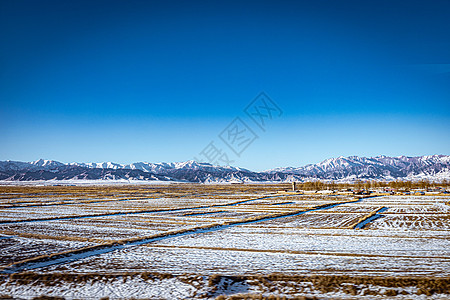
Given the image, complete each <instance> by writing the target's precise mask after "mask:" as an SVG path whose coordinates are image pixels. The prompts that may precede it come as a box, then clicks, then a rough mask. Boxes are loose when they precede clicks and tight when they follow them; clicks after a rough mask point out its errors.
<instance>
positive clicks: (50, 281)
mask: <svg viewBox="0 0 450 300" xmlns="http://www.w3.org/2000/svg"><path fill="white" fill-rule="evenodd" d="M136 276H139V277H140V278H142V279H143V280H146V281H155V280H164V279H170V278H177V279H178V280H180V281H182V282H184V283H187V284H193V283H197V284H198V283H200V284H202V283H203V284H205V283H204V281H203V278H204V276H202V275H200V274H183V275H173V274H167V273H157V272H134V273H133V272H128V273H117V274H102V273H86V274H73V273H51V274H41V273H34V272H24V273H18V274H11V275H0V280H2V281H6V280H9V282H10V283H14V284H17V285H29V284H31V285H33V284H44V285H48V286H55V285H58V284H62V283H64V284H67V283H72V284H77V283H78V284H84V283H87V282H95V281H103V282H113V281H114V280H121V281H124V282H126V280H127V279H129V278H134V277H136ZM224 280H226V281H227V282H229V283H230V284H234V283H245V284H246V285H248V286H256V287H259V288H262V289H263V290H267V291H270V290H272V291H275V290H277V289H278V288H280V287H284V286H289V287H292V288H293V290H292V291H291V292H289V293H292V294H296V293H297V294H298V293H299V292H302V288H301V286H302V285H303V286H305V285H308V286H309V287H311V288H312V289H313V290H315V291H319V292H321V293H330V292H344V293H347V294H350V295H353V296H357V295H374V296H379V297H380V296H381V297H386V296H395V295H396V294H398V293H399V288H406V287H415V288H416V289H417V292H416V294H417V295H425V296H432V295H434V294H445V295H448V294H449V291H450V278H449V277H444V278H439V277H380V276H346V275H311V276H308V275H286V274H269V275H235V276H229V275H220V274H216V275H210V276H208V280H207V282H206V285H207V286H208V287H209V293H208V295H204V296H205V297H211V296H212V295H214V294H215V293H217V292H218V285H219V284H220V283H221V282H224ZM296 287H297V288H296ZM369 287H382V288H383V289H380V290H378V291H377V290H373V289H370V288H369ZM381 290H384V292H382V291H381ZM402 293H403V294H405V291H403V292H402ZM270 297H272V298H270ZM274 297H275V298H274ZM276 297H277V296H266V297H265V298H264V297H263V296H262V295H261V294H237V295H236V294H235V295H229V296H225V295H223V296H219V298H217V299H283V297H285V296H278V297H281V298H276ZM289 299H302V298H301V297H299V298H295V297H294V298H293V297H292V296H289ZM305 299H308V298H305ZM309 299H311V298H309Z"/></svg>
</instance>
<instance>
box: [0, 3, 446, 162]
mask: <svg viewBox="0 0 450 300" xmlns="http://www.w3.org/2000/svg"><path fill="white" fill-rule="evenodd" d="M449 16H450V1H445V0H441V1H385V0H381V1H331V0H330V1H321V0H319V1H45V0H42V1H22V0H17V1H12V0H1V1H0V43H1V45H0V46H1V47H0V126H1V131H0V140H1V143H0V160H6V159H11V160H24V161H29V160H35V159H38V158H47V159H55V160H59V161H63V162H72V161H115V162H119V163H130V162H135V161H150V162H160V161H166V162H168V161H185V160H190V159H192V158H193V157H194V156H198V153H199V152H200V151H201V150H202V149H203V148H204V147H205V146H206V145H207V144H208V143H209V142H210V141H212V140H214V141H217V144H218V145H219V146H220V147H223V149H224V150H226V146H225V145H224V144H220V140H219V139H218V138H217V135H218V134H219V133H220V132H221V131H222V130H223V129H224V128H225V127H226V126H227V125H228V124H229V123H230V122H231V121H232V120H233V119H234V118H235V117H237V116H240V117H242V118H243V120H244V121H246V122H248V124H249V125H250V126H253V125H254V124H252V123H251V120H250V119H248V118H246V116H245V114H244V113H243V109H244V108H245V107H246V106H247V104H248V103H249V102H251V101H252V99H253V98H254V97H255V96H257V95H258V94H259V92H261V91H265V92H266V93H267V94H268V95H269V96H270V97H271V98H272V99H273V100H274V101H275V102H276V103H277V104H278V106H279V107H280V108H281V109H282V110H283V115H282V116H281V117H280V118H277V119H274V120H272V121H271V122H270V124H268V126H267V131H266V132H262V131H261V130H259V128H257V127H254V130H255V132H256V133H257V134H258V136H259V139H257V140H256V141H255V142H254V143H253V144H252V145H250V146H249V147H248V149H247V150H246V151H245V152H244V153H243V154H242V155H241V157H232V158H233V159H234V160H235V163H234V164H235V165H239V166H242V167H246V168H250V169H253V170H263V169H268V168H273V167H278V166H288V165H289V166H299V165H303V164H307V163H316V162H319V161H321V160H323V159H325V158H329V157H337V156H340V155H344V156H348V155H362V156H376V155H380V154H385V155H425V154H450V151H449V150H450V138H449V132H450V131H449V129H450V116H449V115H450V22H449V21H448V20H449ZM229 152H230V156H233V155H232V152H231V151H229Z"/></svg>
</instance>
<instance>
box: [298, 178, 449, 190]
mask: <svg viewBox="0 0 450 300" xmlns="http://www.w3.org/2000/svg"><path fill="white" fill-rule="evenodd" d="M435 187H442V188H445V189H447V188H449V187H450V182H449V181H447V180H445V179H444V180H442V181H441V182H435V181H430V180H420V181H403V180H395V181H376V180H367V181H360V180H358V181H355V182H353V183H336V182H325V181H320V180H318V181H307V182H296V189H297V190H306V191H311V190H344V189H352V190H354V189H357V190H362V189H365V190H370V189H379V188H391V189H429V188H435Z"/></svg>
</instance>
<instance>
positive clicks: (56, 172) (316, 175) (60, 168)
mask: <svg viewBox="0 0 450 300" xmlns="http://www.w3.org/2000/svg"><path fill="white" fill-rule="evenodd" d="M368 179H372V180H396V179H401V180H420V179H429V180H442V179H447V180H449V179H450V155H429V156H417V157H407V156H398V157H389V156H377V157H370V158H367V157H358V156H350V157H342V156H341V157H338V158H330V159H326V160H324V161H323V162H321V163H318V164H310V165H306V166H303V167H298V168H294V167H287V168H277V169H272V170H267V171H264V172H253V171H250V170H247V169H243V168H238V167H232V166H214V165H211V164H208V163H199V162H195V161H187V162H180V163H148V162H138V163H132V164H117V163H112V162H104V163H69V164H65V163H61V162H58V161H53V160H43V159H39V160H36V161H32V162H19V161H9V160H8V161H0V180H3V181H36V180H144V181H155V180H158V181H181V182H203V183H208V182H267V181H272V182H289V181H308V180H334V181H341V182H342V181H346V182H350V181H354V180H368Z"/></svg>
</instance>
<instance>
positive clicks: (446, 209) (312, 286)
mask: <svg viewBox="0 0 450 300" xmlns="http://www.w3.org/2000/svg"><path fill="white" fill-rule="evenodd" d="M287 188H288V185H282V184H280V185H275V184H258V185H256V184H255V185H250V184H236V185H225V184H223V185H205V184H169V185H167V184H166V185H114V186H105V185H103V186H37V185H33V186H2V187H0V251H1V253H0V269H1V275H0V276H1V281H0V295H3V296H4V297H13V298H19V299H20V298H22V299H32V298H34V297H39V296H43V295H46V296H53V297H62V298H66V299H101V298H105V297H107V298H110V299H129V298H134V299H203V298H204V299H216V298H218V299H227V298H229V299H263V298H268V297H272V298H273V299H277V298H279V299H284V298H285V299H302V298H305V297H306V298H308V297H309V298H314V297H316V298H317V299H360V298H367V299H373V298H398V299H448V298H449V297H450V292H449V290H450V285H449V280H450V205H449V203H450V202H449V201H450V197H449V196H433V195H431V196H430V195H427V196H412V195H408V196H381V195H380V196H372V197H362V196H360V197H355V196H354V195H338V194H322V193H301V192H299V193H282V192H280V191H283V190H286V189H287Z"/></svg>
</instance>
